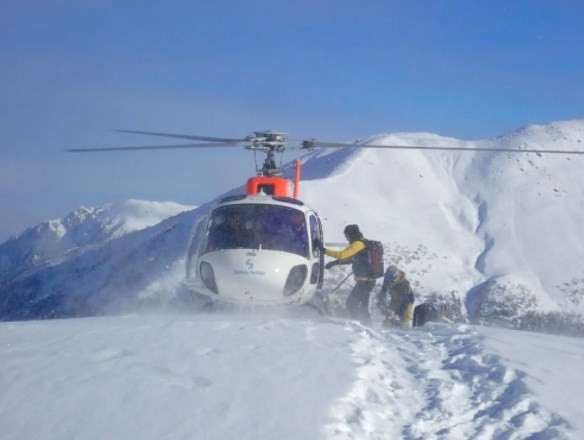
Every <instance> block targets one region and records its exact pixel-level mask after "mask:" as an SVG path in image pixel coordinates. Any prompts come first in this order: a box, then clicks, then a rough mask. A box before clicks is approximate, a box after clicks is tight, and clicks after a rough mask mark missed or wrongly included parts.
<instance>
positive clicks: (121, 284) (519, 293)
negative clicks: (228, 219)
mask: <svg viewBox="0 0 584 440" xmlns="http://www.w3.org/2000/svg"><path fill="white" fill-rule="evenodd" d="M583 140H584V119H578V120H572V121H564V122H554V123H551V124H548V125H543V126H530V127H526V128H523V129H521V130H518V131H516V132H514V133H511V134H508V135H504V136H501V137H498V138H495V139H487V140H480V141H473V142H470V144H471V145H475V146H488V147H495V148H496V147H505V148H516V149H522V148H542V149H543V148H548V149H569V150H575V149H583V148H584V147H583V146H582V142H583ZM364 143H365V144H366V143H374V144H383V143H385V144H388V145H389V144H402V145H444V146H460V145H461V144H462V142H461V141H460V140H457V139H453V138H445V137H441V136H438V135H435V134H430V133H393V134H387V135H377V136H374V137H371V138H369V139H367V140H365V141H364ZM467 144H468V143H465V145H467ZM304 161H305V163H304V166H303V178H304V182H303V183H302V184H301V191H300V196H301V198H302V199H303V200H304V201H305V202H307V203H308V204H309V205H311V206H312V207H313V208H315V209H316V210H317V211H318V212H319V214H320V215H321V217H322V218H323V223H324V225H325V234H326V239H327V241H331V242H338V241H341V239H342V230H343V227H344V226H345V225H346V224H348V223H357V224H359V225H360V226H361V229H362V230H363V231H364V233H365V235H366V236H367V237H369V238H375V239H378V240H381V241H382V242H383V243H384V244H385V247H386V261H387V262H388V263H391V264H397V265H398V266H400V267H401V268H403V269H404V270H405V271H406V272H407V273H408V276H409V278H410V280H411V281H412V283H413V285H414V287H415V290H416V297H417V301H419V302H420V301H424V300H427V299H432V300H433V301H436V302H439V303H440V304H441V305H442V306H444V307H450V308H451V309H457V310H458V314H457V313H455V315H456V316H459V315H460V316H462V317H463V319H464V318H468V319H470V320H471V322H484V323H499V324H504V325H510V326H514V327H519V328H527V327H529V328H531V327H537V326H538V325H542V322H548V321H550V320H552V321H553V320H554V319H556V318H555V317H556V316H557V315H554V314H564V315H562V316H564V317H567V318H566V319H568V320H569V321H570V325H572V324H574V325H580V324H579V323H580V320H579V318H578V317H579V316H581V315H582V313H583V312H584V302H583V301H582V298H583V295H584V271H583V269H582V268H581V264H580V262H581V261H582V259H583V257H584V237H583V236H582V234H581V232H580V224H581V223H582V216H583V213H584V209H583V208H584V192H583V191H582V190H581V189H582V187H583V183H584V182H583V177H582V173H581V169H582V165H583V164H584V162H583V161H584V157H582V156H580V155H550V154H512V153H502V154H501V153H491V152H458V151H453V152H450V151H448V152H437V151H401V150H381V149H358V148H348V149H338V150H320V151H319V150H317V151H315V152H312V153H310V154H308V155H307V156H306V157H305V158H304ZM234 191H237V189H235V190H234ZM211 203H212V201H211V202H210V203H209V204H206V205H204V206H201V207H200V208H198V209H195V210H193V211H189V212H184V213H182V214H178V215H176V216H175V217H173V218H171V219H167V220H164V221H162V222H160V223H158V224H156V225H154V226H151V227H148V228H145V229H142V230H140V231H135V232H133V233H132V234H123V233H122V232H124V231H127V229H125V227H122V226H115V225H119V224H120V223H115V222H113V223H111V222H107V221H103V220H102V221H97V225H99V226H96V227H95V228H94V229H91V228H88V229H85V228H83V232H75V231H76V229H75V228H74V227H72V226H70V225H72V224H75V219H77V218H79V217H80V216H83V215H84V214H82V213H83V212H85V211H81V213H80V214H75V215H73V218H72V219H70V220H67V219H64V220H61V221H53V222H46V223H44V224H43V225H40V226H38V227H36V228H31V229H29V230H27V231H26V232H25V233H24V234H23V235H21V236H20V237H17V238H16V239H12V240H10V241H8V242H6V243H4V244H3V245H2V246H1V247H0V264H1V266H0V267H1V268H2V271H1V273H2V278H1V280H2V281H1V282H0V291H1V299H0V317H2V318H3V319H16V318H35V317H57V316H80V315H92V314H96V313H98V314H101V313H112V312H115V311H127V310H133V309H135V308H136V307H142V306H143V305H144V303H152V302H155V303H160V302H164V303H168V302H169V301H172V300H173V299H174V298H176V297H177V295H180V292H181V280H182V277H183V268H182V258H183V256H184V253H185V248H186V243H187V242H188V237H189V233H190V230H191V227H192V224H193V222H194V220H195V219H196V218H198V217H199V216H200V215H202V214H203V213H204V212H206V210H208V209H209V206H210V204H211ZM77 212H79V211H77ZM176 212H178V208H177V211H176ZM86 217H87V216H86ZM138 217H140V216H138ZM67 218H69V217H67ZM84 218H85V217H84ZM92 218H93V217H92ZM96 218H97V217H96ZM128 223H133V224H136V223H135V222H125V223H124V222H122V224H124V225H127V224H128ZM152 223H154V222H152ZM41 229H43V230H46V231H51V232H48V233H45V234H40V233H39V232H35V231H40V230H41ZM116 234H117V235H116ZM37 236H39V237H40V236H42V237H47V236H48V237H49V238H42V239H37V240H35V239H34V237H37ZM65 238H66V239H65ZM55 243H56V244H58V245H57V246H54V244H55ZM39 249H41V251H39ZM342 270H343V269H335V270H332V271H329V272H328V273H327V277H328V279H327V281H328V282H327V285H328V286H329V287H330V289H332V288H333V287H334V286H335V285H336V283H338V281H339V280H340V279H342V278H341V277H342V276H343V275H344V272H342ZM330 289H329V290H330ZM339 292H341V294H342V293H343V292H346V288H342V289H340V290H339ZM567 313H576V314H577V315H574V316H575V317H574V316H572V317H569V316H568V315H566V314H567ZM528 318H529V319H528ZM562 319H563V318H562ZM548 324H549V322H548Z"/></svg>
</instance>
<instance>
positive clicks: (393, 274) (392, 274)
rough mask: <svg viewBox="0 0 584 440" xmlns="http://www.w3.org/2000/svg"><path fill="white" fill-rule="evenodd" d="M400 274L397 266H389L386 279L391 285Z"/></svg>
mask: <svg viewBox="0 0 584 440" xmlns="http://www.w3.org/2000/svg"><path fill="white" fill-rule="evenodd" d="M398 272H399V268H398V267H397V266H393V265H392V266H389V267H388V268H387V270H386V271H385V279H386V280H387V281H389V282H390V283H393V282H394V281H395V280H396V278H397V274H398Z"/></svg>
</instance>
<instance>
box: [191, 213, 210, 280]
mask: <svg viewBox="0 0 584 440" xmlns="http://www.w3.org/2000/svg"><path fill="white" fill-rule="evenodd" d="M206 225H207V216H206V215H204V216H202V217H199V219H198V220H197V222H196V223H195V226H194V227H193V232H192V233H191V243H190V244H189V249H188V251H187V261H186V270H187V279H189V278H191V277H193V278H197V277H198V274H197V267H196V266H197V256H198V254H199V250H200V249H201V244H202V243H203V239H204V238H205V227H206Z"/></svg>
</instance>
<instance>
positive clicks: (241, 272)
mask: <svg viewBox="0 0 584 440" xmlns="http://www.w3.org/2000/svg"><path fill="white" fill-rule="evenodd" d="M245 265H246V266H247V269H239V270H234V271H233V274H234V275H243V276H250V275H255V276H264V275H265V274H266V272H265V271H263V270H253V267H254V261H253V260H252V259H251V258H248V259H247V260H246V261H245Z"/></svg>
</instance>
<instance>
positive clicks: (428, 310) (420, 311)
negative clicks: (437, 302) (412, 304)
mask: <svg viewBox="0 0 584 440" xmlns="http://www.w3.org/2000/svg"><path fill="white" fill-rule="evenodd" d="M432 321H438V310H437V309H436V307H435V306H434V305H433V304H431V303H428V302H425V303H423V304H420V305H419V306H416V308H415V309H414V323H413V324H414V327H421V326H423V325H424V324H426V323H427V322H432Z"/></svg>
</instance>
